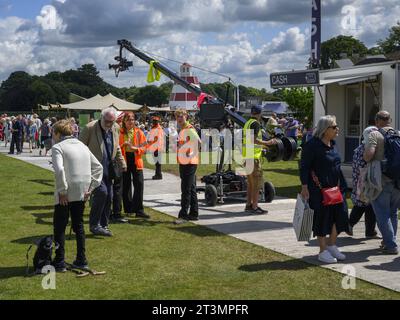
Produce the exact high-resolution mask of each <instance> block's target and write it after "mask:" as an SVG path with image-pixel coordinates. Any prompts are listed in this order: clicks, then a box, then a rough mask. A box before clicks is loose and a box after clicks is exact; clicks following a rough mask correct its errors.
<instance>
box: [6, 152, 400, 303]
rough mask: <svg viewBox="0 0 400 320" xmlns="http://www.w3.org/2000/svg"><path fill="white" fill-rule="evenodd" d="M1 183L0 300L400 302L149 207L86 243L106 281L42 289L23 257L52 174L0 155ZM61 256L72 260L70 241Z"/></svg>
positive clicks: (47, 218)
mask: <svg viewBox="0 0 400 320" xmlns="http://www.w3.org/2000/svg"><path fill="white" fill-rule="evenodd" d="M267 174H268V172H267ZM271 176H272V173H271ZM0 181H1V182H2V183H1V184H0V203H1V206H0V208H1V209H0V210H1V211H0V214H1V219H0V230H1V233H0V257H1V259H0V300H3V299H383V300H386V299H399V298H400V294H398V293H395V292H392V291H390V290H386V289H383V288H381V287H378V286H374V285H371V284H368V283H366V282H363V281H357V290H353V291H345V290H343V289H342V288H341V281H342V277H341V275H339V274H338V273H335V272H333V271H330V270H327V269H323V268H320V267H316V266H312V265H309V264H307V263H304V262H302V261H299V260H295V259H292V258H289V257H286V256H283V255H281V254H277V253H275V252H272V251H270V250H266V249H264V248H261V247H258V246H255V245H252V244H249V243H246V242H243V241H240V240H237V239H234V238H231V237H228V236H225V235H222V234H220V233H217V232H214V231H212V230H209V229H207V228H204V227H200V226H196V225H193V224H188V225H181V226H175V225H173V224H172V221H173V218H171V217H169V216H166V215H164V214H160V213H158V212H155V211H153V210H150V209H147V212H149V213H150V214H151V216H152V219H151V220H150V221H143V220H138V219H131V221H130V222H131V223H130V224H128V225H113V226H112V230H113V232H114V234H115V237H113V238H106V239H102V238H98V239H96V238H94V237H93V236H91V235H89V236H88V237H87V253H88V258H89V262H90V264H91V266H92V267H94V268H95V269H97V270H106V271H107V275H105V276H101V277H86V278H83V279H77V278H76V277H75V275H74V274H72V273H66V274H59V275H57V282H56V286H57V289H56V290H43V289H42V287H41V280H42V278H41V277H40V276H36V277H29V278H25V277H24V272H25V253H26V250H27V248H28V246H29V245H30V244H31V243H32V241H33V240H34V239H37V238H38V237H40V236H43V235H47V234H51V233H52V203H53V202H52V201H53V197H52V192H53V175H52V173H50V172H48V171H46V170H43V169H40V168H37V167H34V166H32V165H29V164H26V163H24V162H21V161H18V160H13V159H10V158H7V157H5V156H2V155H0ZM86 214H87V213H86ZM87 218H88V217H87V216H86V217H85V220H86V221H87ZM86 227H87V225H86ZM66 250H67V260H68V261H72V259H73V258H74V252H75V241H74V240H69V241H67V245H66ZM31 256H32V254H31Z"/></svg>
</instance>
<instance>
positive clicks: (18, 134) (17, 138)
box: [8, 115, 24, 154]
mask: <svg viewBox="0 0 400 320" xmlns="http://www.w3.org/2000/svg"><path fill="white" fill-rule="evenodd" d="M21 120H22V116H21V115H19V116H18V117H17V118H12V128H11V132H12V138H11V145H10V152H9V153H8V154H14V145H15V146H16V148H17V154H21V153H22V149H21V142H22V136H23V133H24V128H23V126H22V122H21Z"/></svg>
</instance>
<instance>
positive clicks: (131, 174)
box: [0, 106, 400, 271]
mask: <svg viewBox="0 0 400 320" xmlns="http://www.w3.org/2000/svg"><path fill="white" fill-rule="evenodd" d="M261 112H262V110H261V108H259V107H257V106H254V107H253V108H252V110H251V118H250V119H249V120H248V121H247V123H246V124H245V126H244V131H243V132H244V133H243V146H242V147H243V148H242V154H243V159H244V160H245V163H244V167H245V169H246V175H247V181H248V183H247V202H246V207H245V209H244V211H246V212H249V213H253V214H265V213H267V211H266V210H264V209H262V208H260V207H259V205H258V199H259V190H260V186H261V185H262V176H263V174H262V169H261V158H262V149H263V148H268V147H270V146H271V145H274V144H275V143H276V140H275V139H274V138H271V139H270V140H269V141H263V138H262V133H261V128H262V126H261V121H262V116H261ZM175 120H176V124H177V125H176V128H175V127H173V126H168V125H165V124H164V125H163V124H162V118H161V117H159V116H153V117H152V118H151V124H150V125H147V126H146V125H145V124H140V122H139V121H138V120H137V119H136V115H135V113H133V112H125V113H124V114H123V115H122V116H121V117H119V118H118V117H117V113H116V110H115V109H114V108H107V109H105V110H103V111H102V113H101V118H100V119H99V120H93V121H91V122H90V123H89V124H88V125H86V126H85V127H84V128H83V129H82V131H81V132H80V130H79V126H78V125H77V123H76V121H75V119H73V118H71V119H65V120H61V121H57V119H44V120H43V121H41V120H40V119H39V117H38V116H37V115H35V114H34V115H32V116H24V115H19V116H17V117H8V116H7V115H2V116H1V118H0V123H1V127H0V132H1V136H0V137H1V138H2V139H3V141H5V145H6V146H7V144H10V153H12V154H13V153H14V148H16V150H17V153H21V152H22V146H23V141H26V142H29V148H30V151H31V152H32V150H33V149H35V148H36V149H39V150H40V151H39V152H40V154H42V150H43V149H44V151H45V152H44V156H46V155H47V153H48V152H49V151H50V150H51V156H52V164H53V168H54V172H55V178H56V184H55V185H56V192H55V212H54V238H55V241H56V242H57V243H58V244H59V248H58V249H57V251H56V258H55V262H54V265H55V267H56V270H57V271H65V267H66V266H65V261H64V243H65V228H66V226H67V223H68V218H69V216H71V219H72V228H73V230H74V232H75V233H76V235H77V257H76V260H75V262H74V265H75V266H76V267H79V268H87V265H88V262H87V259H86V253H85V232H84V227H83V211H84V208H85V202H86V201H87V200H88V199H90V202H91V209H90V219H89V224H90V232H91V233H93V234H94V235H98V236H113V233H112V231H111V230H110V227H109V224H110V223H112V222H115V223H117V222H118V223H127V222H128V220H127V219H125V218H124V217H123V216H122V211H124V212H125V213H126V215H127V216H131V215H135V216H136V217H137V218H143V219H149V218H150V216H149V215H148V214H146V213H145V210H144V206H143V194H144V178H143V168H144V162H143V156H144V155H145V154H148V153H151V154H152V156H153V159H154V162H155V164H156V172H155V175H154V176H153V179H154V180H161V179H162V178H163V177H162V170H161V162H162V161H161V159H162V156H163V155H162V152H164V151H165V150H169V149H170V148H169V147H168V146H167V148H165V146H164V142H166V143H168V142H169V141H171V139H164V137H165V136H168V137H171V136H172V137H173V139H175V140H176V142H177V144H176V146H175V149H174V151H176V153H177V162H178V164H179V173H180V178H181V210H180V212H179V214H178V219H177V220H176V221H175V223H177V224H180V223H184V222H185V221H196V220H198V215H199V208H198V201H197V192H196V171H197V167H198V165H199V154H198V152H199V148H198V146H199V144H200V143H201V140H200V136H201V135H200V130H199V129H200V126H199V123H194V124H191V123H190V121H189V115H188V113H187V111H186V110H177V111H176V112H175ZM307 122H308V121H307V119H306V121H304V123H307ZM375 122H376V123H375V126H371V127H368V128H367V129H365V131H364V133H363V136H362V137H361V139H360V141H361V142H360V146H359V147H358V148H357V149H356V150H355V151H354V157H353V179H352V181H353V185H352V195H351V200H352V201H353V204H354V207H353V209H352V211H351V214H350V216H349V214H348V207H347V202H346V196H345V193H346V191H347V189H348V186H347V183H346V180H345V178H344V175H343V172H342V170H341V158H340V156H339V153H338V151H337V148H336V142H335V141H336V139H337V137H338V135H339V132H340V131H339V126H338V125H337V122H336V118H335V117H334V116H324V117H322V118H321V119H319V121H318V124H317V126H316V128H315V129H314V130H312V129H311V128H308V127H307V126H305V125H301V124H300V123H299V121H297V120H296V119H294V118H291V117H288V119H283V118H281V119H278V117H277V116H276V115H272V117H271V118H270V120H269V121H268V123H267V131H268V133H269V134H270V136H273V137H279V134H280V133H279V132H280V131H279V130H283V129H284V130H285V132H284V134H285V135H286V136H289V137H292V138H294V139H296V140H297V138H298V136H299V135H298V134H299V132H301V131H302V132H303V134H302V136H303V142H302V145H303V149H302V154H301V162H300V180H301V185H302V189H301V195H302V196H303V198H304V199H305V200H307V201H308V202H309V205H310V207H311V208H312V209H313V210H314V222H313V233H314V236H315V237H317V238H318V241H319V246H320V252H319V254H318V259H319V260H320V261H321V262H324V263H335V262H337V261H338V260H339V261H343V260H345V259H346V256H345V254H343V253H342V252H341V251H340V250H339V248H338V246H337V237H338V235H339V234H340V233H343V232H345V233H347V234H348V235H350V236H352V235H353V227H354V226H355V225H356V224H357V223H358V222H359V221H360V219H361V217H362V215H363V214H365V226H366V227H365V236H366V238H376V237H377V236H378V233H377V230H376V226H377V227H378V229H379V231H380V233H381V235H382V242H381V247H380V248H379V250H380V251H381V252H382V253H383V254H390V255H397V254H398V247H397V243H396V236H397V224H398V220H397V219H398V218H397V215H398V209H399V208H400V189H399V183H400V181H396V180H394V179H392V178H391V175H390V174H388V172H385V171H384V170H383V169H382V168H381V164H382V161H384V159H385V154H386V153H385V151H387V150H385V148H386V140H387V139H386V136H387V135H388V134H389V133H390V134H393V132H394V134H395V135H396V134H397V135H398V134H399V133H398V132H397V131H394V129H393V128H391V127H390V123H391V117H390V114H389V113H388V112H386V111H380V112H379V113H378V114H377V115H376V118H375ZM249 130H252V131H249ZM250 132H251V133H252V134H254V139H253V142H252V144H249V143H248V142H247V139H246V136H247V135H248V134H249V133H250ZM399 145H400V136H399ZM250 151H251V152H250ZM122 209H123V210H122Z"/></svg>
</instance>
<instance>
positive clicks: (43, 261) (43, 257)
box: [26, 236, 58, 274]
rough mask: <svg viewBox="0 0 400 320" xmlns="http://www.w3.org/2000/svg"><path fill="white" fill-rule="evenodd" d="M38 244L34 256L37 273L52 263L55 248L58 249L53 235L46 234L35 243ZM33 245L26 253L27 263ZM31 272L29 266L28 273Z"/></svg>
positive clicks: (34, 266)
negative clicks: (54, 243)
mask: <svg viewBox="0 0 400 320" xmlns="http://www.w3.org/2000/svg"><path fill="white" fill-rule="evenodd" d="M35 244H36V245H37V250H36V252H35V255H34V257H33V268H34V270H35V274H41V273H42V269H43V267H45V266H48V265H51V260H52V255H53V248H55V249H57V248H58V246H57V245H56V246H54V245H53V237H52V236H46V237H43V238H41V239H39V240H38V241H36V243H35ZM31 247H32V246H30V247H29V249H28V252H27V253H26V258H27V264H28V260H29V257H28V253H29V250H30V249H31ZM28 273H29V267H27V274H28Z"/></svg>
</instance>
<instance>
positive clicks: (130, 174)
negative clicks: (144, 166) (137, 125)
mask: <svg viewBox="0 0 400 320" xmlns="http://www.w3.org/2000/svg"><path fill="white" fill-rule="evenodd" d="M126 162H127V167H128V169H127V171H126V172H124V173H123V175H122V201H123V204H124V210H125V213H139V214H140V213H144V208H143V192H144V177H143V170H137V168H136V165H135V154H134V153H133V152H127V153H126ZM132 182H133V189H134V190H133V198H132V199H131V197H130V195H129V192H131V186H132Z"/></svg>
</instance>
